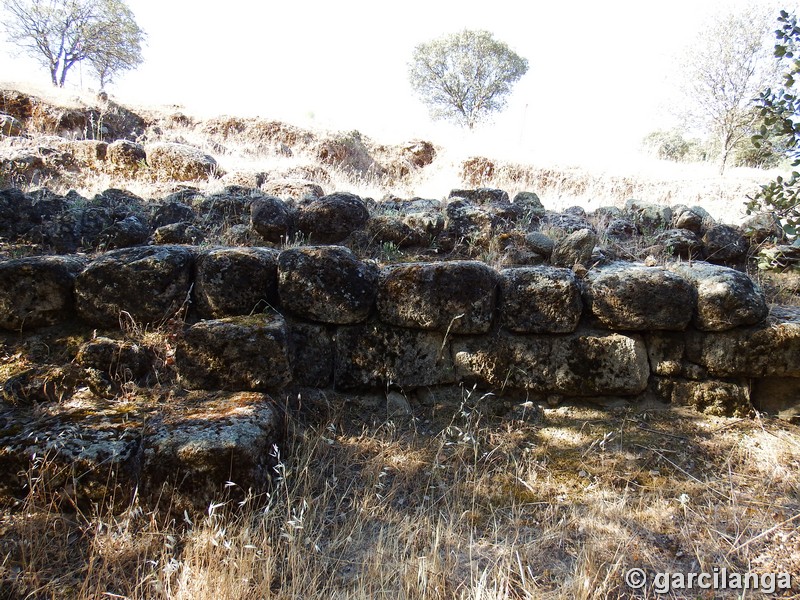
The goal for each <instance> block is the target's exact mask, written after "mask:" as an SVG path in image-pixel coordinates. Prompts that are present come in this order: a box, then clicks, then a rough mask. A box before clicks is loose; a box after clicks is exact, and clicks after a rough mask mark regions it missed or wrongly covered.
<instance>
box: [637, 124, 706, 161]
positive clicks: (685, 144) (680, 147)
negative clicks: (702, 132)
mask: <svg viewBox="0 0 800 600" xmlns="http://www.w3.org/2000/svg"><path fill="white" fill-rule="evenodd" d="M642 145H643V146H645V148H648V149H650V150H651V151H652V152H654V153H655V155H656V156H657V157H658V158H660V159H662V160H672V161H675V162H685V161H701V160H706V158H707V154H708V151H707V149H706V148H705V147H704V145H703V144H702V142H700V141H699V140H696V139H687V138H686V137H685V136H684V135H683V133H682V132H681V131H680V130H679V129H669V130H663V129H659V130H656V131H653V132H651V133H649V134H647V135H646V136H645V138H644V139H643V140H642Z"/></svg>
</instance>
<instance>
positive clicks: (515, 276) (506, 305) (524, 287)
mask: <svg viewBox="0 0 800 600" xmlns="http://www.w3.org/2000/svg"><path fill="white" fill-rule="evenodd" d="M500 289H501V306H500V324H501V325H502V326H503V327H505V328H506V329H508V330H510V331H514V332H516V333H570V332H572V331H575V328H576V327H577V326H578V322H579V321H580V318H581V313H582V311H583V302H582V301H581V292H580V288H579V287H578V283H577V281H576V280H575V275H573V273H572V271H570V270H569V269H557V268H555V267H546V266H541V267H521V268H514V269H504V270H503V271H501V272H500Z"/></svg>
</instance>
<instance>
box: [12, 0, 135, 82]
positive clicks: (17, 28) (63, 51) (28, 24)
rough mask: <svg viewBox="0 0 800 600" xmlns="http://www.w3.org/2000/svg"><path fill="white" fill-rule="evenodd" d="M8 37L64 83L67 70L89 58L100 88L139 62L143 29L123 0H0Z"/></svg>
mask: <svg viewBox="0 0 800 600" xmlns="http://www.w3.org/2000/svg"><path fill="white" fill-rule="evenodd" d="M2 6H3V8H4V9H5V12H6V14H7V16H6V18H5V19H3V21H4V23H3V24H4V26H5V29H6V32H7V34H8V38H9V40H10V41H11V42H12V43H13V44H15V45H17V46H18V47H19V48H20V49H21V50H23V51H24V52H26V53H27V54H28V55H30V56H31V57H32V58H34V59H36V60H38V61H39V62H40V63H42V65H43V66H45V67H46V68H47V69H48V70H49V71H50V80H51V82H52V83H53V85H55V86H59V87H63V86H64V83H65V81H66V78H67V73H68V72H69V70H70V69H71V68H72V67H73V66H74V65H75V64H76V63H78V62H81V61H83V60H87V59H88V60H91V61H93V62H92V64H93V67H94V68H95V70H96V71H97V74H98V77H99V78H100V80H101V86H102V85H104V84H105V83H106V82H108V81H109V80H110V78H111V77H113V75H114V74H115V73H118V72H119V71H121V70H125V69H127V68H133V67H135V66H136V65H138V64H139V63H141V62H142V57H141V43H142V41H143V40H144V32H143V31H142V30H141V29H140V28H139V26H138V25H137V24H136V21H135V19H134V17H133V13H132V12H131V10H130V9H129V8H128V7H127V6H126V4H125V3H124V1H123V0H2Z"/></svg>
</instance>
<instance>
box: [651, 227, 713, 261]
mask: <svg viewBox="0 0 800 600" xmlns="http://www.w3.org/2000/svg"><path fill="white" fill-rule="evenodd" d="M654 241H655V243H656V246H660V247H661V248H662V249H663V252H664V253H665V254H668V255H670V256H679V257H680V258H683V259H687V260H689V259H695V258H698V257H699V256H700V254H701V253H702V250H703V244H702V242H701V241H700V238H699V237H697V235H696V234H695V233H693V232H691V231H689V230H688V229H667V230H666V231H662V232H661V233H659V234H657V235H656V236H655V238H654Z"/></svg>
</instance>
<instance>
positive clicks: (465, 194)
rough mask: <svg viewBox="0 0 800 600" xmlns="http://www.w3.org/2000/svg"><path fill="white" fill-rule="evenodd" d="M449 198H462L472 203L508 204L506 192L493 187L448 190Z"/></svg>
mask: <svg viewBox="0 0 800 600" xmlns="http://www.w3.org/2000/svg"><path fill="white" fill-rule="evenodd" d="M449 197H450V198H463V199H464V200H467V201H468V202H471V203H474V204H508V202H509V201H508V192H506V191H503V190H498V189H495V188H478V189H475V190H450V195H449Z"/></svg>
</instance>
